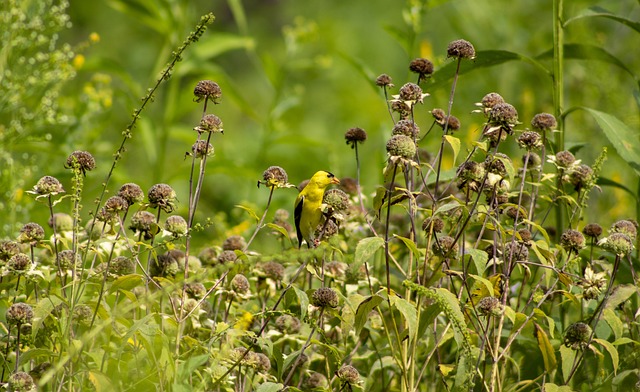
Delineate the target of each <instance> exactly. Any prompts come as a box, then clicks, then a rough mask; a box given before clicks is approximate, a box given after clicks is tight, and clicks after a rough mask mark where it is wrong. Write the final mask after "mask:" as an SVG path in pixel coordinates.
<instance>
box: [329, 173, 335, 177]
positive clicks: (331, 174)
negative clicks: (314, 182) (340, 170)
mask: <svg viewBox="0 0 640 392" xmlns="http://www.w3.org/2000/svg"><path fill="white" fill-rule="evenodd" d="M333 177H335V176H334V175H333V173H329V172H327V178H333Z"/></svg>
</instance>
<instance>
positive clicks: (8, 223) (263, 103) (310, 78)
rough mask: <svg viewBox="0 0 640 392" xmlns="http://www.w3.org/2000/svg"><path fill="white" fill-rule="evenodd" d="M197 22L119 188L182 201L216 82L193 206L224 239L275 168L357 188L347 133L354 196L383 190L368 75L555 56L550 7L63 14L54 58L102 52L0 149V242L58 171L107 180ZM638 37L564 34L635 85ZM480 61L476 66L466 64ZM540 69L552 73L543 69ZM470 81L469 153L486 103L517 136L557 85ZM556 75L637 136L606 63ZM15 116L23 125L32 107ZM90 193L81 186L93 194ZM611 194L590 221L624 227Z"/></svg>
mask: <svg viewBox="0 0 640 392" xmlns="http://www.w3.org/2000/svg"><path fill="white" fill-rule="evenodd" d="M32 3H34V4H35V2H32ZM600 3H601V4H602V5H603V6H606V7H607V9H609V10H610V11H611V12H613V13H615V14H617V15H624V16H628V17H629V18H630V19H633V16H634V15H637V14H638V6H637V4H636V3H635V2H631V1H621V2H614V3H611V2H600ZM600 3H598V2H592V1H572V2H569V3H568V4H566V7H567V9H566V10H565V14H566V15H577V14H579V13H580V12H581V10H585V9H586V8H587V7H592V6H597V5H598V4H600ZM207 11H213V12H214V14H215V15H216V21H215V22H214V24H213V25H212V27H211V29H210V30H209V31H208V32H207V34H206V35H205V36H204V37H203V38H202V40H201V42H199V43H198V45H195V47H194V48H193V50H191V51H189V52H188V53H187V54H186V56H185V58H184V61H183V62H182V63H180V64H179V66H178V67H177V69H176V71H175V73H174V75H173V78H172V80H171V81H170V82H169V84H168V85H166V86H164V88H163V89H162V90H161V91H160V93H159V94H158V95H157V97H156V101H155V102H154V104H153V105H152V106H151V107H150V109H149V110H148V111H147V112H145V113H144V115H143V120H142V121H141V122H140V124H139V125H138V128H137V129H136V130H135V132H134V136H133V140H132V141H130V142H129V144H128V150H129V151H128V153H127V154H125V157H124V159H123V161H122V162H121V165H120V166H119V167H118V169H117V170H116V172H115V177H114V180H115V183H118V184H119V183H124V182H128V181H137V182H140V185H141V186H142V187H143V189H148V188H149V187H150V186H151V185H153V184H154V183H158V182H166V183H171V184H172V185H173V186H174V187H175V188H176V189H177V191H178V196H179V198H180V197H183V198H185V197H186V196H185V190H186V184H185V181H186V176H185V175H184V173H185V170H186V169H187V167H188V161H181V160H180V159H178V158H177V157H180V156H182V155H183V153H184V152H186V151H188V150H189V148H190V143H191V142H190V140H192V136H193V135H192V131H191V129H192V128H193V126H194V125H195V124H196V123H197V121H198V119H199V113H196V112H194V110H193V108H194V104H193V102H192V88H193V86H194V85H195V83H196V82H197V81H198V80H200V79H205V78H206V79H211V80H215V81H217V82H218V83H219V84H220V85H221V87H222V89H223V91H224V97H223V103H222V104H221V105H219V106H218V107H217V108H216V114H218V115H219V117H221V118H222V120H223V121H224V124H225V134H224V135H223V136H220V137H217V138H216V140H215V143H214V145H215V149H216V150H215V151H216V155H215V158H214V160H212V165H211V167H210V168H209V170H208V173H207V176H208V178H207V181H206V183H207V184H208V185H207V187H208V188H207V189H206V191H205V192H203V197H204V201H205V202H204V203H203V204H202V206H203V207H205V208H206V210H205V211H203V212H204V213H205V214H210V215H215V214H217V213H222V214H223V215H224V216H225V217H226V218H228V219H229V220H230V224H231V225H232V226H233V223H234V222H239V217H238V215H239V214H242V213H241V212H240V211H238V210H235V209H234V205H235V204H238V203H242V202H247V201H249V202H250V203H256V204H258V205H260V204H261V203H262V202H263V201H264V200H266V196H267V195H266V194H265V192H262V191H260V190H259V189H257V188H256V187H255V183H256V181H257V180H258V179H259V178H260V176H261V173H262V171H263V170H264V169H266V168H267V167H268V166H270V165H280V166H282V167H284V168H285V169H286V170H287V172H288V173H289V176H290V181H291V182H293V183H298V182H300V181H302V180H303V179H305V178H307V177H309V176H310V174H312V173H313V172H315V171H316V170H317V169H321V168H325V169H329V170H331V171H333V172H335V173H336V175H338V176H340V177H346V176H353V175H354V172H355V162H354V160H353V159H352V154H351V153H350V151H349V149H348V147H347V146H345V144H344V141H343V134H344V132H345V131H346V130H347V129H348V128H350V127H353V126H358V127H361V128H363V129H365V130H366V131H367V132H368V134H369V140H368V142H367V143H366V144H365V145H363V147H362V152H363V154H362V156H363V157H364V161H363V184H364V186H365V192H372V191H373V190H372V189H371V188H367V186H372V185H373V184H377V183H379V180H380V176H381V172H380V167H381V163H382V162H383V161H384V159H385V153H384V143H385V142H386V138H387V135H388V132H389V130H390V128H391V126H392V124H391V122H390V120H389V117H388V114H387V112H386V110H385V106H384V101H383V100H382V99H381V91H380V90H379V89H378V88H377V87H375V85H374V84H373V78H375V77H376V76H377V75H379V74H381V73H387V74H389V75H390V76H392V78H395V79H396V80H400V81H404V80H408V79H410V77H409V72H408V69H407V64H408V62H409V61H410V60H411V59H413V58H415V57H427V58H429V59H431V60H432V61H433V62H434V64H435V66H436V70H438V69H440V68H443V67H445V66H446V65H447V64H450V63H451V61H450V60H448V59H446V50H445V49H446V46H447V44H448V43H449V42H450V41H452V40H454V39H458V38H464V39H467V40H469V41H471V42H472V43H473V44H474V46H475V47H476V50H478V51H480V52H482V51H483V50H505V51H511V52H515V53H519V54H522V55H525V56H528V57H535V56H538V55H540V54H542V53H544V52H546V51H548V50H551V47H552V46H551V43H552V28H551V27H552V25H551V23H552V2H551V1H536V2H522V3H520V4H514V3H513V2H510V1H502V0H500V1H407V2H400V1H397V2H395V1H394V2H392V1H366V2H364V1H353V2H342V1H323V2H298V1H266V2H262V1H259V2H241V1H237V0H232V1H227V2H223V1H214V2H213V3H212V2H204V1H151V0H148V1H135V2H128V1H119V0H113V1H102V2H95V3H94V2H92V3H88V2H72V3H71V4H70V6H69V9H68V13H69V15H70V23H71V26H70V27H68V28H62V29H61V31H60V38H59V39H58V42H57V45H58V46H61V45H63V44H65V43H68V44H70V45H71V47H72V49H73V48H78V47H80V46H83V43H84V42H87V40H88V37H89V35H90V34H91V33H97V34H98V35H99V37H100V40H99V42H96V43H93V44H90V45H89V46H88V47H86V48H84V49H83V50H81V51H80V50H78V51H77V52H78V53H80V54H81V55H82V56H84V59H85V61H84V63H83V65H82V66H81V67H77V70H76V72H77V75H76V77H75V78H73V79H69V80H65V81H64V83H61V88H62V92H61V94H60V101H61V105H62V106H61V111H63V112H64V113H66V114H68V115H69V116H71V118H72V120H70V121H69V122H68V124H57V125H56V126H51V125H50V124H42V123H41V121H39V119H38V118H35V119H33V120H30V121H28V122H27V123H25V124H23V127H24V129H23V131H22V132H20V134H19V135H16V136H15V137H14V138H11V140H9V142H8V143H3V144H4V145H3V147H2V149H3V155H4V157H5V162H4V165H3V166H4V169H5V171H4V172H3V185H4V189H3V190H2V192H3V193H2V205H3V207H4V209H6V210H10V211H12V214H10V215H9V216H8V217H7V218H9V217H10V218H9V219H5V220H4V222H3V225H2V234H3V235H4V236H6V235H9V234H11V233H12V232H15V230H16V228H17V227H20V225H21V224H22V223H25V222H26V221H28V220H30V219H35V218H37V217H34V216H33V214H38V211H36V209H33V208H31V204H32V203H33V201H32V200H31V199H29V198H24V197H22V195H23V191H24V190H26V189H28V188H30V187H31V186H33V185H34V184H35V182H36V181H37V179H38V178H39V177H40V176H41V175H44V174H49V175H54V176H58V177H60V178H62V179H64V178H66V177H69V176H70V174H69V173H67V172H65V171H64V169H63V163H64V159H65V157H66V156H67V155H68V154H69V153H70V152H72V151H74V150H78V149H80V150H87V151H90V152H92V153H93V154H94V156H95V157H96V159H97V161H98V172H97V173H94V174H92V177H93V176H95V177H97V178H100V177H102V176H104V175H105V174H106V171H107V170H108V163H107V162H110V160H111V157H112V154H113V153H114V151H115V147H114V146H116V145H117V143H118V142H119V140H120V137H121V132H122V131H123V129H124V126H125V124H126V123H128V121H129V120H130V115H131V112H132V108H134V107H136V106H137V105H138V103H139V100H138V99H139V97H141V96H142V95H143V94H144V92H145V89H146V88H147V87H148V86H150V85H151V83H152V82H153V81H154V80H155V79H156V78H157V76H158V72H159V70H160V69H161V68H162V66H163V65H164V64H165V63H166V61H167V59H168V56H169V54H170V51H171V50H172V48H174V47H176V46H177V45H178V44H179V42H180V40H181V39H182V37H184V36H185V34H186V33H187V32H188V31H189V29H190V28H191V27H192V25H193V23H194V21H195V20H197V18H198V16H199V15H201V14H202V13H205V12H207ZM636 34H637V32H635V31H633V29H632V28H630V27H626V26H623V25H621V24H619V23H614V22H613V21H612V20H609V19H606V18H590V19H582V20H576V21H575V22H573V23H571V24H570V26H568V27H567V29H566V42H568V43H571V42H575V43H586V44H593V45H596V46H599V47H601V48H603V49H604V50H606V51H607V52H609V53H610V54H611V55H612V56H614V57H615V58H617V59H618V60H619V62H620V63H621V64H624V65H625V66H626V68H627V69H629V70H635V69H639V68H640V67H639V64H638V62H640V59H638V58H637V56H636V55H635V50H634V49H633V47H634V46H633V42H634V36H635V38H637V35H636ZM7 50H9V49H8V48H6V47H5V49H4V51H5V52H6V51H7ZM76 55H78V54H76ZM481 61H482V55H480V56H479V58H478V59H477V61H476V62H477V64H481ZM542 63H543V64H545V65H547V66H549V67H550V61H549V60H548V59H547V60H542ZM12 66H13V65H12V64H6V63H5V64H4V67H7V68H11V67H12ZM470 68H471V69H472V71H471V72H468V73H466V74H464V75H463V76H462V78H461V80H460V87H461V88H459V92H458V94H457V96H456V101H455V104H454V110H453V113H454V114H456V115H457V116H458V117H460V118H461V120H462V122H463V126H462V132H461V134H462V135H464V136H461V137H462V138H463V139H466V140H475V139H476V138H477V136H478V133H479V124H480V121H481V119H479V118H476V117H473V116H470V115H468V113H469V112H470V111H471V110H472V108H473V103H474V102H478V101H479V100H480V99H481V98H482V96H483V95H484V94H486V93H488V92H491V91H496V92H499V93H500V94H501V95H503V96H504V97H505V99H507V100H508V101H509V102H512V103H513V105H514V106H515V107H516V108H518V110H519V115H520V119H521V121H522V122H523V123H524V125H523V126H527V125H528V122H529V120H530V118H531V117H532V116H533V115H534V114H535V113H538V112H542V111H548V112H552V111H553V98H552V92H551V91H552V89H551V86H552V84H551V83H552V81H551V78H550V77H549V76H548V75H545V74H544V73H543V72H542V71H541V70H540V69H539V68H537V67H535V66H532V65H530V64H527V63H526V62H523V61H510V62H506V63H504V64H501V65H498V66H495V67H478V66H476V69H473V68H474V67H473V66H471V67H470ZM565 72H566V83H565V84H566V100H567V107H569V106H579V105H584V106H588V107H591V108H595V109H597V110H600V111H604V112H608V113H611V114H613V115H615V116H616V117H618V118H619V119H621V120H622V121H624V122H625V123H626V124H627V125H629V126H630V127H632V128H633V129H636V130H637V128H638V123H639V122H638V104H637V99H636V98H635V97H637V95H636V96H635V97H634V94H637V91H638V84H637V76H635V75H634V76H632V75H629V73H626V72H624V71H623V70H622V69H621V68H620V67H616V66H615V65H614V64H612V62H605V61H582V60H569V61H567V63H566V71H565ZM432 83H433V86H427V87H425V89H426V90H427V91H429V92H430V93H431V97H429V98H427V100H426V104H425V105H424V108H419V110H418V119H417V121H418V122H420V120H421V119H425V118H428V116H429V115H428V113H427V110H430V108H432V107H446V102H447V99H448V98H447V97H448V93H449V83H447V80H446V78H445V77H443V76H439V75H436V77H434V80H433V81H432ZM397 87H399V86H397ZM22 104H23V105H25V107H26V108H27V110H29V106H28V105H29V104H30V102H22ZM7 110H8V109H7ZM7 110H4V109H3V119H4V120H6V119H7V116H9V115H10V114H9V113H7ZM4 126H5V127H6V122H5V124H4ZM4 132H5V133H6V132H9V133H11V130H10V128H5V130H4ZM427 142H428V143H429V141H427ZM437 142H438V141H437V140H435V139H434V140H432V141H431V142H430V143H431V144H427V149H429V146H430V147H432V150H431V151H435V150H436V148H437V147H436V146H437ZM566 142H567V146H568V147H571V146H576V145H582V144H585V143H588V148H585V149H583V150H582V151H581V152H580V158H582V159H583V160H584V161H586V162H592V161H593V159H594V158H595V156H596V155H597V154H598V153H599V151H600V148H601V147H602V146H606V145H609V142H608V140H607V139H606V138H605V137H604V136H603V134H602V133H601V131H600V130H599V129H598V127H597V125H596V123H595V121H594V120H593V119H592V118H590V117H589V116H587V115H586V114H585V113H583V112H576V113H574V114H573V115H571V116H570V117H569V118H568V121H567V134H566ZM635 142H637V140H636V141H635ZM610 150H611V149H610ZM9 161H11V162H12V165H8V162H9ZM18 173H19V174H18ZM603 176H604V177H607V178H610V179H612V180H615V181H617V182H620V183H622V184H625V185H627V186H628V187H630V188H631V189H635V187H636V186H635V182H636V176H635V175H634V173H633V172H632V171H631V170H629V167H628V166H626V165H625V164H624V163H623V162H621V161H620V160H615V159H613V160H610V161H608V162H607V164H606V165H605V168H604V173H603ZM175 181H177V183H175ZM63 183H64V181H63ZM11 185H17V186H11ZM99 185H100V184H99V183H97V182H95V183H93V184H92V185H91V186H92V187H93V189H92V191H94V193H95V192H97V191H98V189H99ZM609 194H610V195H611V194H613V195H615V197H613V198H611V197H608V198H607V199H606V200H598V202H597V205H598V206H599V209H598V210H594V211H593V214H594V216H600V215H601V212H599V211H609V212H611V213H612V215H614V216H616V215H627V216H634V215H635V211H633V210H630V209H629V206H631V205H633V204H634V203H635V202H634V200H633V199H630V198H629V196H627V195H625V194H624V192H623V191H617V192H616V193H609ZM294 197H295V194H294V192H290V193H289V194H287V193H284V192H283V193H281V194H279V195H276V200H275V201H274V202H275V203H276V205H279V206H284V207H286V208H289V206H290V204H291V203H292V201H293V199H294ZM183 207H185V206H184V205H183ZM42 212H43V213H44V211H42ZM611 219H612V220H613V219H614V218H613V217H612V218H611ZM602 223H603V224H606V223H607V222H602Z"/></svg>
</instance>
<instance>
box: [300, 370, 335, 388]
mask: <svg viewBox="0 0 640 392" xmlns="http://www.w3.org/2000/svg"><path fill="white" fill-rule="evenodd" d="M303 385H304V387H305V388H307V390H316V389H323V388H326V387H327V386H328V385H329V382H328V381H327V378H326V377H325V376H324V374H321V373H318V372H314V371H311V372H310V373H309V375H308V376H307V378H305V380H304V383H303Z"/></svg>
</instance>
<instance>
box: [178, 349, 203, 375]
mask: <svg viewBox="0 0 640 392" xmlns="http://www.w3.org/2000/svg"><path fill="white" fill-rule="evenodd" d="M208 360H209V354H202V355H195V356H192V357H189V359H187V360H186V361H184V362H182V363H181V364H180V365H179V367H178V379H179V380H185V379H187V378H189V376H190V375H191V373H193V371H194V370H196V369H197V368H199V367H200V366H202V365H204V364H205V363H206V362H207V361H208Z"/></svg>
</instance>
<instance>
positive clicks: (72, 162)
mask: <svg viewBox="0 0 640 392" xmlns="http://www.w3.org/2000/svg"><path fill="white" fill-rule="evenodd" d="M65 167H66V168H67V169H77V170H80V171H81V172H82V174H86V172H88V171H91V170H93V169H95V168H96V160H95V159H93V156H92V155H91V154H90V153H88V152H86V151H74V152H72V153H71V155H69V157H68V158H67V163H66V165H65Z"/></svg>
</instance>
